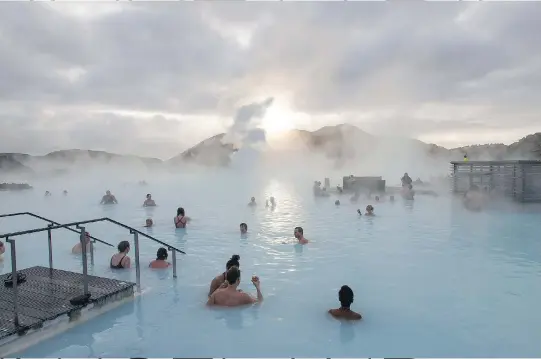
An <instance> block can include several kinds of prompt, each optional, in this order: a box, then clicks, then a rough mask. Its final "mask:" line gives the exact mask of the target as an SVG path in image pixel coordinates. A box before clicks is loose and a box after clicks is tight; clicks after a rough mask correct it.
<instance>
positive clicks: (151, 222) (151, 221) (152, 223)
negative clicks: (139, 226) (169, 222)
mask: <svg viewBox="0 0 541 359" xmlns="http://www.w3.org/2000/svg"><path fill="white" fill-rule="evenodd" d="M153 225H154V221H153V220H152V218H147V220H146V222H145V227H146V228H150V227H152V226H153Z"/></svg>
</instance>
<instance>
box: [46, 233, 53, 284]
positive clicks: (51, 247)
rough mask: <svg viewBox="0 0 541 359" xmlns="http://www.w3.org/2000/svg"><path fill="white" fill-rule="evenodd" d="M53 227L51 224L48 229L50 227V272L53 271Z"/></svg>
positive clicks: (48, 238) (48, 239)
mask: <svg viewBox="0 0 541 359" xmlns="http://www.w3.org/2000/svg"><path fill="white" fill-rule="evenodd" d="M52 226H53V224H49V225H48V226H47V227H49V229H48V230H47V241H48V243H47V244H48V245H49V270H50V271H51V273H52V271H53V236H52V233H51V232H52V231H51V227H52Z"/></svg>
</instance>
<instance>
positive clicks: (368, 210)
mask: <svg viewBox="0 0 541 359" xmlns="http://www.w3.org/2000/svg"><path fill="white" fill-rule="evenodd" d="M364 215H365V216H375V214H374V206H372V205H371V204H369V205H368V206H366V212H365V213H364Z"/></svg>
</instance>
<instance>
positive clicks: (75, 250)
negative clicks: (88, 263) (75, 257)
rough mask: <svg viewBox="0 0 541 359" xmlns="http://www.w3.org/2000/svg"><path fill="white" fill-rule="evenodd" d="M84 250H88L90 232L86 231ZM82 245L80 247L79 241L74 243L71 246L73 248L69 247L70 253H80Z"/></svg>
mask: <svg viewBox="0 0 541 359" xmlns="http://www.w3.org/2000/svg"><path fill="white" fill-rule="evenodd" d="M85 250H86V251H87V252H88V251H90V233H88V232H85ZM82 252H83V251H82V247H81V242H80V241H79V243H77V244H76V245H74V246H73V248H72V249H71V253H73V254H80V253H82Z"/></svg>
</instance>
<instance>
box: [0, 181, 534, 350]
mask: <svg viewBox="0 0 541 359" xmlns="http://www.w3.org/2000/svg"><path fill="white" fill-rule="evenodd" d="M137 180H139V178H136V179H133V180H131V183H121V181H116V182H109V183H106V182H104V181H103V179H102V180H101V181H97V180H94V181H90V180H87V181H70V182H67V181H63V180H55V181H51V182H49V183H35V186H36V189H35V190H34V191H31V192H25V193H7V192H4V193H0V212H1V213H8V212H17V211H32V212H36V213H38V214H40V215H43V216H46V217H50V218H51V219H54V220H56V221H59V222H67V221H75V220H83V219H90V218H94V217H102V216H109V217H111V218H113V219H116V220H118V221H122V222H125V223H126V224H128V225H131V226H134V227H137V228H140V227H142V226H143V225H144V220H145V219H146V218H147V217H151V218H153V219H154V222H155V227H154V228H153V229H151V230H149V234H151V235H153V236H155V237H157V238H158V239H160V240H163V241H165V242H168V243H171V244H172V245H175V246H178V247H179V248H181V249H183V250H185V251H186V252H187V255H186V256H180V257H179V258H178V278H177V279H173V278H172V272H171V270H162V271H156V270H151V269H149V268H148V267H147V266H148V262H149V261H150V260H152V259H154V257H155V253H156V250H157V249H158V247H159V245H156V244H154V243H152V242H149V241H147V240H144V239H142V241H141V263H142V279H141V280H142V286H143V294H142V295H141V296H140V297H138V298H136V299H135V300H134V301H133V302H130V303H128V304H125V305H123V306H121V307H119V308H117V309H115V310H112V311H110V312H107V313H106V314H104V315H102V316H100V317H98V318H96V319H94V320H91V321H89V322H86V323H84V324H82V325H80V326H78V327H76V328H74V329H72V330H70V331H67V332H65V333H63V334H60V335H58V336H57V337H54V338H52V339H49V340H47V341H44V342H41V343H40V344H37V345H35V346H34V347H31V348H29V349H28V350H25V351H24V352H23V353H18V356H26V357H87V356H90V357H126V356H132V357H149V356H152V357H173V356H175V357H354V356H358V357H363V356H364V357H366V356H371V357H392V356H395V357H430V356H432V357H453V356H455V357H491V356H496V357H511V356H513V357H517V356H519V357H532V356H539V355H541V340H540V339H541V310H539V304H540V303H541V284H540V279H541V237H540V233H541V221H540V220H539V218H540V217H539V215H540V212H539V211H538V210H537V209H536V208H534V207H527V208H522V209H520V210H509V209H506V210H505V211H496V210H491V211H489V212H486V213H471V212H465V211H464V210H462V208H461V207H460V205H459V204H458V203H456V202H455V201H453V200H452V199H451V198H449V197H447V196H441V197H438V198H432V197H421V196H418V197H417V199H416V200H415V201H414V202H413V203H411V202H409V203H408V202H403V201H401V200H398V201H397V202H396V203H394V204H391V203H388V202H386V203H377V204H376V203H374V202H373V201H369V200H361V202H360V204H359V205H352V204H350V203H349V201H348V200H347V197H346V198H343V199H342V202H343V204H342V205H341V206H340V207H338V208H337V207H336V206H335V205H334V198H330V199H328V200H325V199H323V200H315V199H314V198H313V197H312V195H311V183H310V181H306V182H305V185H304V186H301V185H300V182H301V181H296V182H293V181H288V180H286V179H278V178H276V179H274V178H272V177H257V176H255V175H248V174H244V175H241V176H240V175H238V174H235V173H234V172H231V171H229V172H227V171H226V172H219V171H217V172H215V173H212V174H210V175H207V176H201V175H195V174H194V175H176V176H169V177H160V178H152V176H149V177H148V178H146V180H147V181H148V182H149V185H148V186H147V187H141V186H138V185H137V184H136V182H137ZM334 182H336V181H334ZM64 188H66V189H67V190H69V195H68V196H67V197H63V196H61V195H60V191H61V190H62V189H64ZM46 189H47V190H50V191H52V192H53V196H52V197H50V198H44V197H43V192H44V191H45V190H46ZM106 189H111V190H112V191H113V193H114V194H115V195H116V196H117V197H118V199H119V201H120V204H118V205H117V206H110V207H103V206H99V205H98V202H99V201H100V199H101V196H102V195H103V192H104V191H105V190H106ZM147 192H150V193H152V194H153V197H154V198H155V200H156V202H157V203H158V205H159V206H158V207H157V208H155V209H151V210H145V209H143V208H141V204H142V202H143V200H144V196H145V194H146V193H147ZM252 195H253V196H255V197H256V198H257V199H258V201H259V202H260V204H261V205H260V206H258V207H257V208H249V207H247V206H246V203H247V202H248V200H249V198H250V197H251V196H252ZM271 195H273V196H275V197H276V198H277V202H278V206H277V207H276V209H275V210H273V211H272V210H270V209H266V208H265V207H264V205H263V202H264V198H265V197H268V196H271ZM369 203H371V204H374V206H375V209H376V214H377V216H376V217H374V218H366V217H361V218H360V217H359V216H358V215H357V213H356V209H357V208H358V207H361V208H362V207H365V206H366V205H367V204H369ZM180 205H181V206H183V207H185V208H186V211H187V215H188V216H190V217H192V218H193V221H192V223H190V225H189V228H188V229H187V230H186V231H181V230H175V229H174V228H173V224H172V218H173V216H174V215H175V210H176V208H177V207H178V206H180ZM240 222H246V223H248V226H249V237H248V238H246V239H242V238H240V235H239V232H238V225H239V223H240ZM44 225H45V224H44V223H42V222H41V221H39V220H35V219H32V218H24V217H19V218H4V219H0V232H1V233H6V232H10V231H15V230H21V229H26V228H31V227H41V226H44ZM295 226H302V227H304V229H305V235H306V237H307V238H308V239H309V240H310V243H309V244H308V245H306V246H304V247H301V246H298V245H295V244H294V240H293V228H294V227H295ZM88 230H89V231H90V232H91V233H92V234H93V235H94V236H96V237H98V238H101V239H103V240H106V241H109V242H111V243H113V244H115V246H116V244H117V243H118V242H119V241H120V240H131V236H130V235H129V232H127V231H126V230H124V229H121V228H117V227H115V226H114V225H111V224H92V225H90V226H89V227H88ZM53 237H54V238H53V240H54V264H55V267H56V268H60V269H66V270H73V271H79V272H80V271H81V263H80V258H79V257H78V256H74V255H72V254H71V253H70V249H71V247H72V246H73V245H74V244H75V243H76V242H77V240H78V239H77V237H76V235H75V234H73V233H70V232H67V231H62V230H58V231H55V232H54V235H53ZM132 248H133V246H132ZM17 253H18V259H17V261H18V265H19V267H20V268H24V267H30V266H34V265H44V266H47V265H48V255H47V240H46V234H45V233H41V234H37V235H28V236H24V237H19V238H18V239H17ZM113 253H114V250H113V249H111V248H108V247H105V246H103V245H99V244H98V245H96V256H95V257H96V260H95V265H94V267H91V268H90V273H91V274H95V275H99V276H105V277H111V278H119V279H122V280H131V281H134V282H135V270H134V269H132V270H129V271H124V272H118V271H117V272H113V271H111V270H110V269H109V259H110V257H111V255H112V254H113ZM131 254H132V258H133V253H131ZM232 254H239V255H240V256H241V269H242V271H243V273H244V280H243V282H242V283H241V288H242V289H243V290H244V291H248V292H252V293H253V292H254V290H253V286H252V285H251V284H250V283H249V280H248V279H246V278H249V276H250V275H252V274H257V275H258V276H259V277H260V279H261V289H262V291H263V294H264V296H265V301H264V302H263V304H261V305H258V306H254V307H248V308H242V309H227V310H224V309H221V310H219V309H208V308H206V307H205V302H206V300H207V292H208V288H209V284H210V281H211V280H212V278H213V277H214V276H216V275H218V274H219V273H221V272H223V270H224V266H225V262H226V261H227V260H228V259H229V258H230V257H231V255H232ZM4 257H5V258H4V259H3V261H2V262H0V271H2V272H7V271H9V270H10V260H9V255H8V254H7V253H6V254H5V255H4ZM343 284H348V285H349V286H350V287H351V288H352V289H353V290H354V292H355V302H354V304H353V306H352V308H353V309H354V310H357V311H360V312H361V313H362V314H363V316H364V320H363V321H362V322H359V323H355V324H347V323H340V322H338V321H335V320H333V319H331V318H329V317H328V315H327V314H326V312H327V310H328V309H329V308H333V307H337V306H339V303H338V300H337V292H338V289H339V288H340V286H342V285H343Z"/></svg>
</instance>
